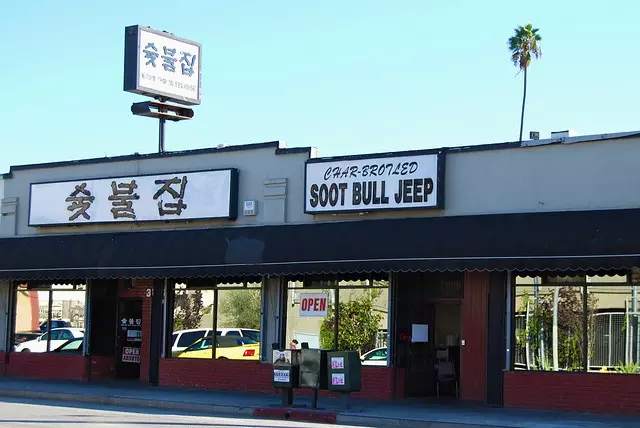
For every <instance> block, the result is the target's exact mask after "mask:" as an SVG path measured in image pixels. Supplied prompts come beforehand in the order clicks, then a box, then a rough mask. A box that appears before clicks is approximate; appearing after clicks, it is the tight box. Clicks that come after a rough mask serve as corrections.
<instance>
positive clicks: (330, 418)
mask: <svg viewBox="0 0 640 428" xmlns="http://www.w3.org/2000/svg"><path fill="white" fill-rule="evenodd" d="M0 397H12V398H31V399H39V400H52V401H65V402H75V403H89V404H102V405H111V406H123V407H131V408H138V409H157V410H176V411H181V412H194V413H199V414H207V415H229V416H233V415H236V416H243V417H262V418H266V419H272V420H291V421H298V422H302V421H305V422H316V423H324V424H340V425H361V426H362V425H364V426H367V425H368V426H380V425H382V426H386V427H391V426H393V427H407V428H413V427H419V428H494V427H498V426H496V425H489V424H466V423H460V422H439V421H424V420H413V419H398V418H386V417H375V416H365V415H355V414H349V413H346V414H340V413H335V412H327V411H316V410H310V409H285V408H278V407H273V408H270V407H269V408H268V407H260V406H236V405H222V404H208V403H189V402H183V401H169V400H155V399H154V400H152V399H148V398H135V397H118V396H105V395H92V394H74V393H65V392H51V391H33V390H28V389H27V390H20V389H0ZM499 428H509V426H508V425H501V426H499ZM513 428H516V427H515V426H514V427H513Z"/></svg>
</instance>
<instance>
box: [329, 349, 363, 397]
mask: <svg viewBox="0 0 640 428" xmlns="http://www.w3.org/2000/svg"><path fill="white" fill-rule="evenodd" d="M327 365H328V372H329V374H328V379H327V380H328V384H329V385H328V387H329V388H328V389H329V391H335V392H358V391H360V389H361V388H362V375H361V369H362V366H361V363H360V355H359V354H358V352H357V351H339V352H329V353H328V361H327Z"/></svg>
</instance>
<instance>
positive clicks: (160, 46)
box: [124, 25, 202, 105]
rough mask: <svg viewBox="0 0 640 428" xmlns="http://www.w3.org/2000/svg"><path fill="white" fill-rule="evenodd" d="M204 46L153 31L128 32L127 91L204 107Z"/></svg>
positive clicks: (128, 29)
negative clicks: (201, 88) (202, 95)
mask: <svg viewBox="0 0 640 428" xmlns="http://www.w3.org/2000/svg"><path fill="white" fill-rule="evenodd" d="M201 64H202V45H201V44H200V43H196V42H193V41H191V40H187V39H183V38H180V37H176V36H174V35H172V34H170V33H165V32H163V31H157V30H154V29H152V28H149V27H143V26H140V25H133V26H130V27H126V28H125V41H124V90H125V91H127V92H134V93H136V94H142V95H148V96H152V97H154V98H155V97H165V98H167V99H168V100H173V101H176V102H178V103H181V104H187V105H193V104H200V96H201V95H200V94H201V91H200V79H201V73H200V69H201Z"/></svg>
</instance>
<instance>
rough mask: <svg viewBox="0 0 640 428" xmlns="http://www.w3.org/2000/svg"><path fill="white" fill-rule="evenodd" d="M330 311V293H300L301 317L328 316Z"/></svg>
mask: <svg viewBox="0 0 640 428" xmlns="http://www.w3.org/2000/svg"><path fill="white" fill-rule="evenodd" d="M328 311H329V295H328V294H326V293H323V294H301V295H300V316H301V317H326V316H327V313H328Z"/></svg>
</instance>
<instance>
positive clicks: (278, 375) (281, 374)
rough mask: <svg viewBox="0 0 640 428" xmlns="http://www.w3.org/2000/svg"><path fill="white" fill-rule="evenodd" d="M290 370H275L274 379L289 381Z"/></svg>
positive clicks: (276, 380)
mask: <svg viewBox="0 0 640 428" xmlns="http://www.w3.org/2000/svg"><path fill="white" fill-rule="evenodd" d="M289 378H290V376H289V370H273V381H274V382H281V383H289Z"/></svg>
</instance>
